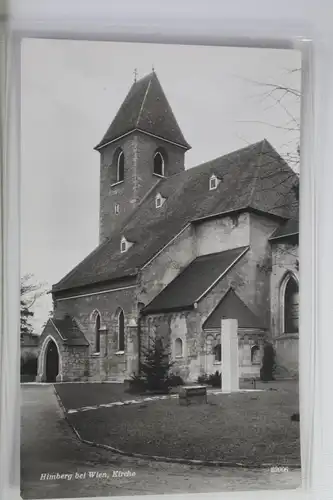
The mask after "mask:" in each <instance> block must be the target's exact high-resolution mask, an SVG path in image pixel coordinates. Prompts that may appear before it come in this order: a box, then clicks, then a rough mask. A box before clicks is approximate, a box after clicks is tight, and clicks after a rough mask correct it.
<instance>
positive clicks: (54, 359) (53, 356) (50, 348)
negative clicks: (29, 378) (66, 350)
mask: <svg viewBox="0 0 333 500" xmlns="http://www.w3.org/2000/svg"><path fill="white" fill-rule="evenodd" d="M58 374H59V353H58V348H57V346H56V344H55V343H54V342H53V340H50V341H49V343H48V345H47V348H46V353H45V377H46V382H56V380H57V375H58Z"/></svg>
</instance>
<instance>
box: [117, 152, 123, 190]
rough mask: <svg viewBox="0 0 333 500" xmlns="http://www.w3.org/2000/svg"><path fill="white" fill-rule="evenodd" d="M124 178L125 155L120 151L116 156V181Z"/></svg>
mask: <svg viewBox="0 0 333 500" xmlns="http://www.w3.org/2000/svg"><path fill="white" fill-rule="evenodd" d="M124 178H125V156H124V153H123V151H120V152H119V154H118V158H117V182H121V181H123V180H124Z"/></svg>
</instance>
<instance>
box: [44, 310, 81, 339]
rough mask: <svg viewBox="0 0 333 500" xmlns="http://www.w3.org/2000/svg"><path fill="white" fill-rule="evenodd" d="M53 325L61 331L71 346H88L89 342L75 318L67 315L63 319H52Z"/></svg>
mask: <svg viewBox="0 0 333 500" xmlns="http://www.w3.org/2000/svg"><path fill="white" fill-rule="evenodd" d="M49 321H51V324H52V323H53V324H54V326H55V327H56V328H57V330H58V331H59V333H60V335H61V337H62V338H63V339H65V340H64V341H65V343H66V344H67V345H70V346H88V345H89V342H88V341H87V339H86V337H85V336H84V334H83V332H82V331H81V330H80V328H79V326H78V324H77V322H76V321H75V319H74V318H72V317H71V316H69V315H68V314H66V315H65V316H64V317H63V318H62V319H55V318H52V319H51V320H49Z"/></svg>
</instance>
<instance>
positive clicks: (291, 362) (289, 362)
mask: <svg viewBox="0 0 333 500" xmlns="http://www.w3.org/2000/svg"><path fill="white" fill-rule="evenodd" d="M298 253H299V252H298V243H297V242H295V241H290V240H289V241H284V242H283V241H280V242H279V243H277V242H274V243H273V242H272V273H271V280H270V287H271V290H270V292H271V293H270V298H271V302H270V307H271V332H272V339H273V344H274V347H275V351H276V362H277V365H278V375H279V376H281V377H284V376H286V377H287V376H297V374H298V337H299V335H298V334H284V328H283V296H282V288H283V283H284V282H285V280H286V278H287V277H288V276H289V275H291V276H293V277H295V279H296V280H297V281H298V279H299V278H298V275H299V271H298Z"/></svg>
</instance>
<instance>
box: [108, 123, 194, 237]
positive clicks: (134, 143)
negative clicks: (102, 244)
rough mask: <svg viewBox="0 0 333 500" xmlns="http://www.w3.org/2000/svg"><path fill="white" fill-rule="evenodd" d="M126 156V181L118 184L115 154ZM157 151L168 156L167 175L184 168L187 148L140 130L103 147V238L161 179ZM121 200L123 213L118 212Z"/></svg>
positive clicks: (166, 161) (166, 158) (166, 157)
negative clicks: (155, 165) (155, 164)
mask: <svg viewBox="0 0 333 500" xmlns="http://www.w3.org/2000/svg"><path fill="white" fill-rule="evenodd" d="M120 150H122V151H123V152H124V157H125V180H124V182H122V183H119V184H115V176H114V173H115V170H116V156H117V153H118V151H120ZM157 150H160V151H161V152H162V153H163V157H164V158H165V176H166V177H169V176H171V175H173V174H175V173H178V172H181V171H182V170H184V153H185V151H184V149H183V148H180V147H178V146H175V145H172V144H169V143H167V142H165V141H163V140H161V139H158V138H155V137H151V136H148V135H146V134H143V133H140V132H135V133H134V132H133V133H131V134H129V135H127V136H125V137H124V138H123V139H119V140H118V141H115V142H113V143H112V144H109V145H108V146H105V147H104V148H102V149H101V151H100V153H101V167H100V241H103V240H104V239H105V238H107V237H109V236H110V235H111V234H112V232H113V231H114V230H115V228H116V227H118V226H119V225H121V223H122V221H124V219H125V218H126V217H128V215H129V214H130V213H131V212H132V211H133V209H134V208H135V207H136V206H137V204H138V203H139V201H140V200H141V199H142V197H143V196H144V195H145V194H146V193H147V192H148V190H149V189H150V188H151V187H152V186H153V185H154V184H157V183H158V182H159V180H160V178H159V177H158V176H155V175H154V174H153V158H154V154H155V152H156V151H157ZM116 203H118V204H119V206H120V212H119V214H118V215H116V214H115V209H114V206H115V204H116Z"/></svg>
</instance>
